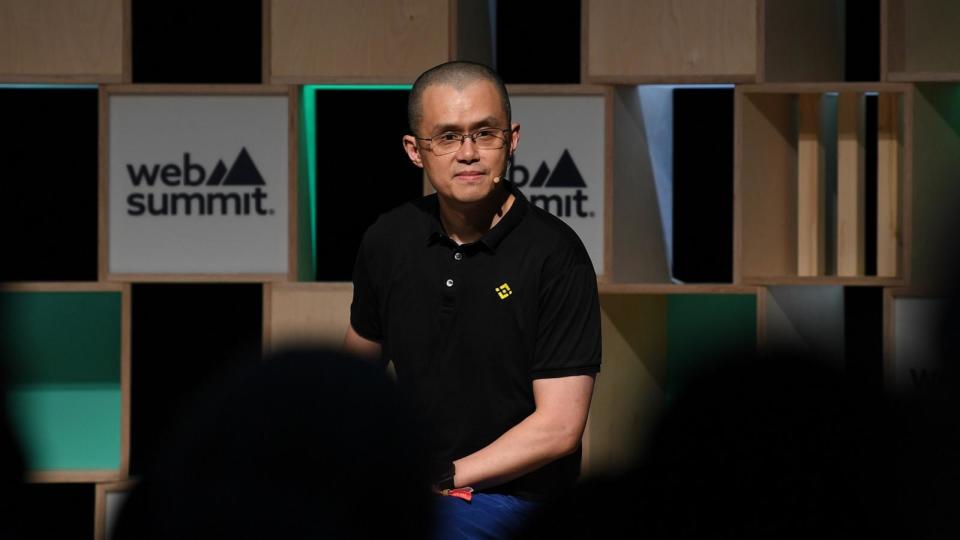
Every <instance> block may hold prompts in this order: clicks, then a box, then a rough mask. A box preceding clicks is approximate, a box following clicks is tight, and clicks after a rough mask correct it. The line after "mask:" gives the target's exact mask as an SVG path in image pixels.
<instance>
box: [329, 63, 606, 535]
mask: <svg viewBox="0 0 960 540" xmlns="http://www.w3.org/2000/svg"><path fill="white" fill-rule="evenodd" d="M408 115H409V120H410V129H411V131H412V132H413V135H407V136H405V137H404V138H403V146H404V149H405V150H406V153H407V156H408V157H409V159H410V161H411V162H412V163H413V164H414V165H416V166H417V167H420V168H422V169H424V171H425V173H426V177H427V179H428V180H429V182H430V184H431V185H432V186H433V187H434V189H435V190H436V192H437V193H436V194H435V195H431V196H428V197H424V198H423V199H420V200H418V201H415V202H413V203H408V204H406V205H403V206H401V207H399V208H397V209H395V210H393V211H391V212H388V213H386V214H384V215H382V216H381V217H380V218H379V220H378V221H377V222H376V223H375V224H374V225H373V226H371V227H370V229H369V230H368V231H367V232H366V234H365V236H364V239H363V243H362V245H361V248H360V252H359V254H358V256H357V262H356V266H355V269H354V297H353V304H352V306H351V316H350V328H349V329H348V331H347V336H346V339H345V346H346V348H347V349H348V350H350V351H352V352H355V353H358V354H362V355H366V356H368V357H372V358H380V359H383V361H384V362H386V361H387V360H392V361H393V362H394V366H395V368H396V371H397V381H398V385H399V387H400V389H401V391H402V392H403V393H404V394H405V395H406V396H407V397H408V398H409V399H410V401H411V402H412V403H413V404H414V407H415V411H416V412H418V413H419V414H420V415H421V417H422V418H423V419H424V422H425V423H426V424H427V425H426V426H425V427H426V430H427V435H428V440H429V442H430V445H431V450H432V452H433V455H432V457H433V459H434V460H435V461H436V462H437V463H438V464H439V465H438V467H437V473H436V476H435V478H434V479H433V480H434V482H435V484H434V486H435V488H436V490H437V492H438V493H440V494H444V495H449V494H453V495H455V497H442V498H440V500H439V513H440V528H441V531H440V534H439V535H440V536H441V537H468V538H473V537H506V536H509V535H511V534H515V533H516V532H517V531H518V530H519V528H520V527H521V526H522V524H523V521H524V519H525V518H526V517H527V516H529V514H530V513H531V512H532V511H533V510H534V509H535V508H536V507H537V501H542V500H545V499H549V498H551V497H553V496H556V495H558V494H559V493H560V492H561V491H562V490H563V489H565V488H567V487H569V486H571V485H572V484H573V482H574V481H575V480H576V477H577V474H578V473H579V461H580V439H581V437H582V435H583V429H584V425H585V423H586V418H587V411H588V409H589V406H590V399H591V396H592V393H593V383H594V378H595V375H596V373H597V372H598V371H599V367H600V322H599V300H598V295H597V284H596V275H595V274H594V271H593V265H592V263H591V261H590V259H589V257H588V255H587V253H586V250H585V249H584V247H583V244H582V242H581V241H580V240H579V238H578V237H577V236H576V234H575V233H574V232H573V231H572V230H571V229H570V228H569V227H568V226H567V225H566V224H564V223H563V222H562V221H560V220H559V219H557V218H555V217H554V216H552V215H550V214H549V213H547V212H545V211H544V210H542V209H540V208H537V207H534V206H532V205H531V204H530V203H529V202H528V201H527V200H526V199H525V198H524V196H523V195H522V194H521V193H520V192H519V191H518V190H517V188H516V187H515V186H513V185H512V184H511V183H510V182H508V181H506V180H505V179H504V172H505V170H506V168H507V166H508V162H509V159H510V157H511V156H512V155H513V153H514V152H515V151H516V149H517V143H518V142H519V140H520V126H519V125H518V124H517V123H511V117H510V102H509V98H508V96H507V92H506V89H505V88H504V86H503V83H502V81H501V80H500V78H499V77H498V76H497V75H496V74H495V73H494V72H493V71H492V70H490V69H489V68H487V67H486V66H482V65H479V64H472V63H467V62H451V63H447V64H442V65H440V66H437V67H434V68H432V69H430V70H428V71H427V72H425V73H424V74H422V75H421V76H420V77H419V78H418V79H417V81H416V83H415V84H414V87H413V89H412V91H411V94H410V102H409V108H408ZM387 181H390V179H389V178H375V179H373V182H374V183H372V184H371V189H375V188H376V184H375V183H376V182H387ZM461 488H472V489H473V490H474V491H475V493H474V494H473V496H472V500H470V501H467V500H464V499H468V498H470V495H464V493H463V490H462V489H461ZM451 490H452V491H451ZM456 496H462V497H463V498H457V497H456Z"/></svg>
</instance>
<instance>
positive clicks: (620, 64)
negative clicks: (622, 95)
mask: <svg viewBox="0 0 960 540" xmlns="http://www.w3.org/2000/svg"><path fill="white" fill-rule="evenodd" d="M584 10H585V17H584V19H585V23H584V32H583V33H584V36H583V37H584V39H585V40H586V45H585V47H586V51H585V55H584V56H585V62H586V69H585V70H584V71H583V77H584V79H585V80H586V81H587V82H618V83H624V82H637V83H639V82H652V81H678V80H680V79H682V80H685V81H690V82H693V81H696V80H702V81H707V80H718V79H719V80H727V81H753V80H756V73H757V46H758V42H757V36H758V8H757V0H725V1H723V2H702V1H699V0H584ZM678 78H679V79H678Z"/></svg>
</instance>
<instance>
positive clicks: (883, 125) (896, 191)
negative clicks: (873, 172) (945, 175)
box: [877, 93, 902, 277]
mask: <svg viewBox="0 0 960 540" xmlns="http://www.w3.org/2000/svg"><path fill="white" fill-rule="evenodd" d="M900 111H901V108H900V98H899V96H897V95H894V94H887V93H883V94H880V96H879V99H878V104H877V275H878V276H887V277H892V276H896V275H898V274H899V273H900V244H901V242H902V236H901V231H900V214H901V210H900V193H901V191H900V176H901V161H900V147H901V139H900Z"/></svg>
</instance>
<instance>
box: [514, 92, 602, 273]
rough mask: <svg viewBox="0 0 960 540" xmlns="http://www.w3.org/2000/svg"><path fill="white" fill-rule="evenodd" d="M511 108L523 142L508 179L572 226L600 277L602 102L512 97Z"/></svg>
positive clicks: (573, 97)
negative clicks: (538, 181) (537, 182)
mask: <svg viewBox="0 0 960 540" xmlns="http://www.w3.org/2000/svg"><path fill="white" fill-rule="evenodd" d="M510 104H511V108H512V112H513V120H514V121H515V122H519V123H520V135H521V137H520V146H519V147H518V149H517V153H516V154H515V155H514V159H513V163H512V165H511V167H510V169H509V171H508V178H510V179H511V180H512V181H513V182H515V183H516V184H517V185H518V186H520V188H521V190H522V191H523V193H524V195H526V196H527V197H528V198H529V199H530V201H531V202H532V203H534V204H536V205H537V206H540V207H542V208H546V209H547V210H548V211H550V212H551V213H552V214H554V215H557V216H559V217H560V218H561V219H563V220H564V221H565V222H566V223H567V224H569V225H570V226H571V227H573V230H574V231H576V232H577V234H579V235H580V239H581V240H583V243H584V245H585V246H586V248H587V252H588V253H589V254H590V258H591V260H593V266H594V270H595V271H596V272H597V273H598V274H601V273H603V234H604V231H603V216H604V211H605V209H604V182H605V178H604V165H605V160H604V149H605V144H606V141H605V140H604V138H605V133H606V129H605V114H604V113H605V108H604V97H603V96H600V95H596V96H582V95H565V96H513V97H511V98H510ZM538 171H539V172H541V173H542V176H541V177H539V178H541V179H542V180H543V183H542V184H540V185H535V182H536V181H537V180H538V175H537V173H538ZM555 173H557V174H555ZM581 179H582V183H583V184H581V185H580V186H577V185H576V184H579V183H580V181H581ZM551 184H553V185H551ZM558 184H561V186H558Z"/></svg>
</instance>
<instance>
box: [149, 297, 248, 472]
mask: <svg viewBox="0 0 960 540" xmlns="http://www.w3.org/2000/svg"><path fill="white" fill-rule="evenodd" d="M132 308H133V310H132V321H133V322H132V328H131V332H132V336H131V337H132V358H131V362H132V366H131V370H132V383H133V388H132V394H133V396H132V416H131V421H130V424H131V430H132V431H131V443H132V444H131V461H130V467H131V474H137V472H138V471H140V470H142V467H143V466H144V465H146V462H147V461H149V460H150V459H151V457H152V455H153V452H155V451H156V449H157V448H158V447H159V446H161V444H160V443H161V441H163V440H164V438H165V436H166V434H167V433H168V432H169V431H170V429H172V428H174V427H175V425H176V423H177V422H180V421H181V420H182V418H183V417H184V416H185V415H188V414H190V409H189V407H190V405H191V401H192V400H193V399H195V398H194V397H193V396H194V394H195V393H196V392H198V391H201V390H202V389H203V388H204V387H205V386H207V385H209V384H212V383H214V382H215V381H216V380H218V379H219V378H220V377H221V376H222V375H223V374H225V373H226V372H228V371H230V370H231V369H234V368H236V367H239V366H242V365H245V364H249V363H251V362H254V361H256V360H257V359H258V358H259V353H260V350H261V340H262V332H263V331H262V309H263V289H262V286H261V285H253V284H229V285H225V284H215V285H199V284H135V285H134V286H133V291H132Z"/></svg>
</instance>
